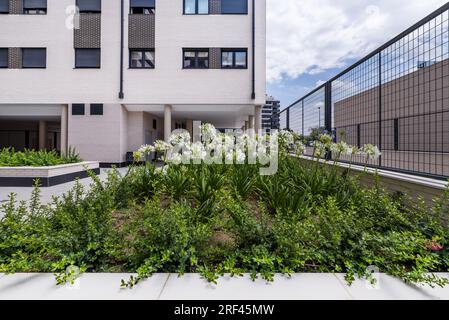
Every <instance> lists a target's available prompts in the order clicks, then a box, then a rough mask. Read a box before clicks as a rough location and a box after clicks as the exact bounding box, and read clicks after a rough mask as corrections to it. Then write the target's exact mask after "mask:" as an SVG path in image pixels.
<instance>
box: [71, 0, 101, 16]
mask: <svg viewBox="0 0 449 320" xmlns="http://www.w3.org/2000/svg"><path fill="white" fill-rule="evenodd" d="M78 1H79V0H76V2H75V5H76V7H77V9H78V11H79V12H78V13H80V14H88V13H101V11H102V9H103V8H102V6H103V3H102V1H101V0H100V10H95V11H92V10H80V8H79V5H78Z"/></svg>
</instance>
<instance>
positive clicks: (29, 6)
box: [23, 0, 47, 14]
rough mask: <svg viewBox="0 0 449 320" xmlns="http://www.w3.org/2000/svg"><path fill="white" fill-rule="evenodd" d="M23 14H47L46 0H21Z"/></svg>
mask: <svg viewBox="0 0 449 320" xmlns="http://www.w3.org/2000/svg"><path fill="white" fill-rule="evenodd" d="M23 13H24V14H47V0H23Z"/></svg>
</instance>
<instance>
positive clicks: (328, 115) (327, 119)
mask: <svg viewBox="0 0 449 320" xmlns="http://www.w3.org/2000/svg"><path fill="white" fill-rule="evenodd" d="M324 126H325V129H326V131H327V133H328V134H332V82H331V81H328V82H326V85H325V87H324ZM334 139H335V137H334ZM326 159H327V160H331V159H332V152H330V151H328V152H327V153H326Z"/></svg>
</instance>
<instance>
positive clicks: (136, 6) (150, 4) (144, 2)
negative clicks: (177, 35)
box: [130, 0, 156, 14]
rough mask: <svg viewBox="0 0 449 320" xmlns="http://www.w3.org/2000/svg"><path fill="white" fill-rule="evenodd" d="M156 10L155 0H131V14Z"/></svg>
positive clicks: (148, 12)
mask: <svg viewBox="0 0 449 320" xmlns="http://www.w3.org/2000/svg"><path fill="white" fill-rule="evenodd" d="M155 12H156V1H155V0H131V1H130V13H131V14H154V13H155Z"/></svg>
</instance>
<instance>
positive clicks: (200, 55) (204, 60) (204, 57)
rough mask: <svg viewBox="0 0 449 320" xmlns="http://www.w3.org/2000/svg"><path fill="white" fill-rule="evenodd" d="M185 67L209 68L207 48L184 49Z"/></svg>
mask: <svg viewBox="0 0 449 320" xmlns="http://www.w3.org/2000/svg"><path fill="white" fill-rule="evenodd" d="M184 68H185V69H207V68H209V50H207V49H185V50H184Z"/></svg>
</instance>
